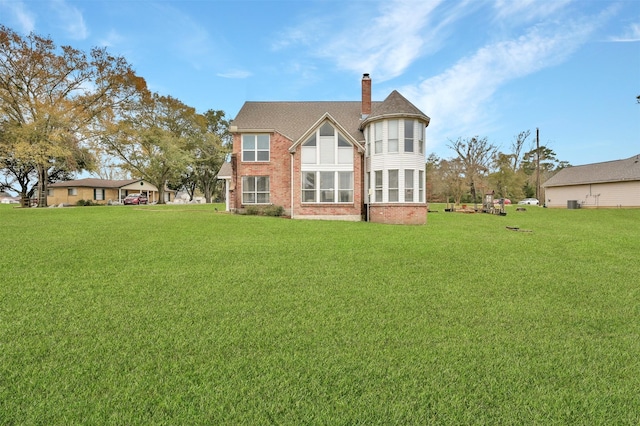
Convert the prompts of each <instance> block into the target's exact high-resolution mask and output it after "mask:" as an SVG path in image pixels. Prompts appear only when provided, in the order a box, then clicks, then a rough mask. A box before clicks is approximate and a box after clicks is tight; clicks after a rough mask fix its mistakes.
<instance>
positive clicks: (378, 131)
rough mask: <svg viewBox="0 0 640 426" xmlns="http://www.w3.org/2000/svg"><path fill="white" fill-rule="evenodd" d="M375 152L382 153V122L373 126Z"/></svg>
mask: <svg viewBox="0 0 640 426" xmlns="http://www.w3.org/2000/svg"><path fill="white" fill-rule="evenodd" d="M374 140H375V146H374V149H375V152H376V154H380V153H382V122H378V123H376V124H375V139H374Z"/></svg>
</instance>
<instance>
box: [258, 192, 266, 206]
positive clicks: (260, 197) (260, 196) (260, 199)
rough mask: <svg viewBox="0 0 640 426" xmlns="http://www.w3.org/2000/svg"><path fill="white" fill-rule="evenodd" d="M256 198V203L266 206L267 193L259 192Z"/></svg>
mask: <svg viewBox="0 0 640 426" xmlns="http://www.w3.org/2000/svg"><path fill="white" fill-rule="evenodd" d="M257 195H258V198H257V203H261V204H266V203H268V202H269V193H261V192H259V193H258V194H257Z"/></svg>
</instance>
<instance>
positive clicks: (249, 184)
mask: <svg viewBox="0 0 640 426" xmlns="http://www.w3.org/2000/svg"><path fill="white" fill-rule="evenodd" d="M255 190H256V180H255V178H254V177H253V176H245V177H243V178H242V192H249V191H255Z"/></svg>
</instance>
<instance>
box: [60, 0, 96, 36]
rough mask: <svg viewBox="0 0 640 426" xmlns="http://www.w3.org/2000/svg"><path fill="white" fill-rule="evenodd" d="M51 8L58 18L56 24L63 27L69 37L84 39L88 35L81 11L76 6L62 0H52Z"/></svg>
mask: <svg viewBox="0 0 640 426" xmlns="http://www.w3.org/2000/svg"><path fill="white" fill-rule="evenodd" d="M51 8H52V9H53V10H54V11H55V14H56V16H57V18H58V25H59V26H61V27H62V28H64V30H65V32H66V33H67V35H68V36H69V37H70V38H72V39H75V40H84V39H86V38H87V37H88V36H89V30H88V29H87V26H86V24H85V22H84V17H83V16H82V12H80V10H79V9H78V8H77V7H74V6H71V5H70V4H67V3H66V2H65V1H64V0H52V2H51Z"/></svg>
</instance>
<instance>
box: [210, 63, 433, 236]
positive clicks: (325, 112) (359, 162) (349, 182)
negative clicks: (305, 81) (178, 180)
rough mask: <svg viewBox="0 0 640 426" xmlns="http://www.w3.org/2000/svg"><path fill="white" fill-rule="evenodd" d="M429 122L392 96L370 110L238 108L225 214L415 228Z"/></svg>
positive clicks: (421, 205) (367, 85)
mask: <svg viewBox="0 0 640 426" xmlns="http://www.w3.org/2000/svg"><path fill="white" fill-rule="evenodd" d="M428 125H429V117H428V116H427V115H426V114H424V113H423V112H422V111H420V110H419V109H418V108H416V107H415V106H414V105H413V104H412V103H411V102H409V101H408V100H407V99H406V98H404V97H403V96H402V95H401V94H400V93H398V92H397V91H395V90H394V91H393V92H391V94H390V95H389V96H388V97H387V98H386V99H385V100H384V101H382V102H372V101H371V79H370V77H369V75H368V74H364V76H363V78H362V100H361V101H360V102H358V101H353V102H351V101H346V102H246V103H245V104H244V105H243V107H242V108H241V109H240V111H239V112H238V115H237V117H236V118H235V119H234V120H233V122H232V123H231V127H230V130H231V133H232V134H233V153H232V156H231V164H230V166H231V167H228V166H226V167H225V168H224V169H223V170H224V172H222V171H221V173H220V174H219V177H220V178H225V179H226V180H227V203H228V209H229V210H231V211H242V210H243V209H245V208H247V207H248V206H260V205H270V204H273V205H279V206H282V207H284V209H285V212H286V214H288V215H290V216H291V217H292V218H296V219H303V218H307V219H333V220H353V221H359V220H369V221H372V222H381V223H394V224H424V223H425V222H426V217H427V204H426V200H425V129H426V127H427V126H428Z"/></svg>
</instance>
